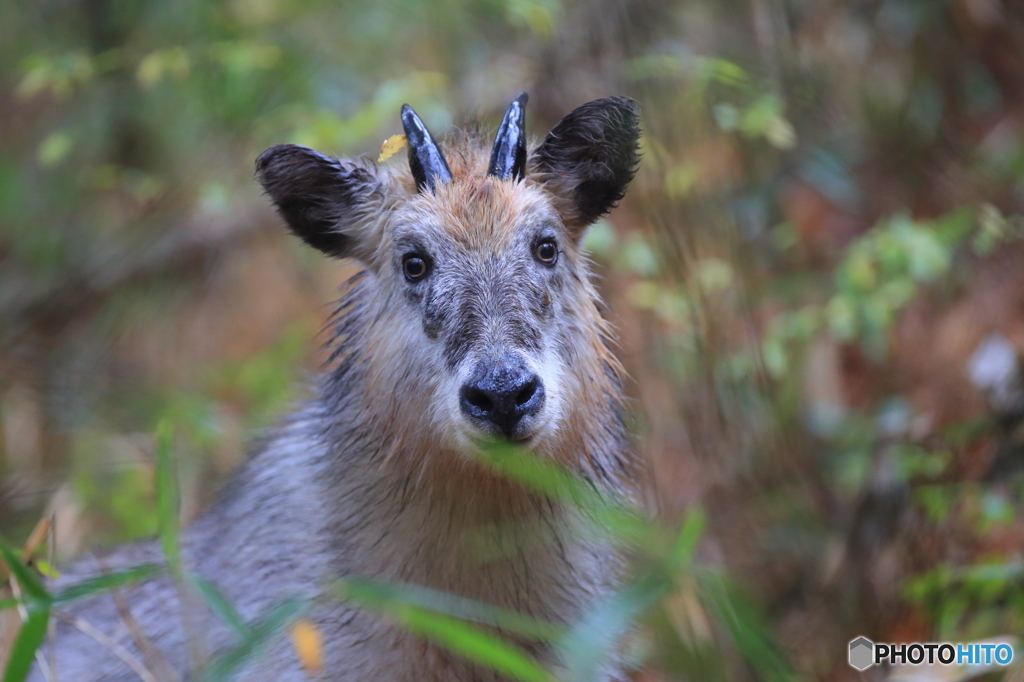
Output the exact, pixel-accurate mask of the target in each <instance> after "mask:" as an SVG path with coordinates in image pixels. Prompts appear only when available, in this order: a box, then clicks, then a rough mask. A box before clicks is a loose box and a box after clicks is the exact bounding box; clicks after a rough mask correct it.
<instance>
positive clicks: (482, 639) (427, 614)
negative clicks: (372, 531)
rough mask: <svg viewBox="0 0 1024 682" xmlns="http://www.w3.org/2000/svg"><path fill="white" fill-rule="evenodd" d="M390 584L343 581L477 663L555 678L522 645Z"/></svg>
mask: <svg viewBox="0 0 1024 682" xmlns="http://www.w3.org/2000/svg"><path fill="white" fill-rule="evenodd" d="M367 586H372V589H367ZM387 587H388V586H386V585H381V584H379V583H378V584H373V583H371V582H370V581H365V580H364V581H359V582H358V583H357V582H347V583H343V584H342V587H341V589H342V591H343V593H344V596H346V597H348V598H349V599H352V600H353V601H357V602H359V603H361V604H362V605H363V606H365V607H367V608H369V609H371V610H374V611H377V612H378V613H381V614H383V615H384V616H385V617H387V618H388V619H389V620H391V621H392V622H394V623H396V624H398V625H401V626H402V627H404V628H406V629H407V630H409V631H410V632H413V633H415V634H417V635H420V636H421V637H424V638H426V639H429V640H431V641H433V642H435V643H437V644H440V645H442V646H444V647H445V648H447V649H448V650H450V651H453V652H455V653H457V654H460V655H461V656H464V657H465V658H467V659H469V660H471V661H473V662H474V663H479V664H480V665H484V666H486V667H488V668H491V669H492V670H495V671H497V672H499V673H501V674H503V675H506V676H508V677H510V678H512V679H515V680H520V681H521V682H553V680H554V677H553V676H552V675H551V673H549V672H548V671H547V670H545V669H544V666H542V665H541V664H540V663H539V662H538V661H537V660H536V659H535V658H534V657H533V656H531V655H530V654H529V653H527V652H526V651H525V650H523V649H522V648H521V647H519V646H517V645H515V644H513V643H511V642H507V641H505V640H504V639H502V638H501V637H499V636H498V635H496V634H493V633H491V632H488V631H486V630H484V629H482V628H480V627H478V626H475V625H472V624H470V623H466V622H464V621H461V620H458V619H456V618H453V617H451V616H448V615H445V614H444V613H438V612H437V611H433V610H429V609H426V608H422V607H420V606H415V605H412V604H409V603H407V602H405V601H402V600H400V599H397V598H395V596H394V595H392V594H389V593H388V590H387ZM382 588H383V589H382Z"/></svg>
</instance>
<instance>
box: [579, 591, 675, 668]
mask: <svg viewBox="0 0 1024 682" xmlns="http://www.w3.org/2000/svg"><path fill="white" fill-rule="evenodd" d="M672 584H673V583H672V577H671V575H670V574H665V573H663V572H660V571H659V572H655V573H651V574H648V575H645V576H641V577H639V578H637V579H634V580H633V581H632V582H630V583H629V584H628V585H626V587H625V588H624V589H622V590H621V591H619V592H617V593H616V594H614V595H612V597H611V598H610V599H607V600H605V601H603V602H601V603H599V604H597V605H595V606H594V607H593V608H592V609H591V610H590V611H589V612H588V613H585V614H584V616H583V617H582V618H581V619H580V620H579V623H578V624H577V625H576V626H575V627H574V628H573V629H572V630H571V631H570V632H569V634H568V635H567V636H566V637H565V639H564V641H563V642H562V644H561V646H560V647H559V650H560V652H561V655H560V656H559V658H560V660H561V661H563V662H564V665H565V667H566V674H565V675H564V676H563V679H565V680H568V681H569V682H589V680H594V679H597V678H599V677H600V675H599V671H600V670H601V665H602V663H603V661H604V660H606V659H607V658H608V657H610V656H612V655H613V654H614V653H615V651H616V649H617V646H618V640H619V639H620V638H621V637H622V636H623V635H625V634H626V633H628V632H629V630H630V629H631V628H632V627H633V624H634V623H635V622H636V620H637V619H638V618H639V616H640V615H641V614H642V613H644V612H645V611H646V610H647V609H649V608H650V607H651V606H652V605H653V604H655V603H656V602H657V601H658V600H659V599H661V598H662V597H664V596H665V595H666V594H667V593H668V592H669V590H671V589H672Z"/></svg>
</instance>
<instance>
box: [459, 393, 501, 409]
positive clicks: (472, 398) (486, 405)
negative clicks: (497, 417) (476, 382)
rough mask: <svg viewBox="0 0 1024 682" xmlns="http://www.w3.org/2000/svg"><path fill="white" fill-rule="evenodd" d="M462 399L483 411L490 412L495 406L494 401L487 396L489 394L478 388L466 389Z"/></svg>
mask: <svg viewBox="0 0 1024 682" xmlns="http://www.w3.org/2000/svg"><path fill="white" fill-rule="evenodd" d="M462 399H463V400H465V401H466V402H467V403H469V404H470V405H472V406H473V407H475V408H476V409H478V410H480V411H481V412H490V411H491V410H492V409H493V407H494V403H492V402H491V399H490V398H488V397H487V394H486V393H484V392H483V391H481V390H480V389H477V388H467V389H464V390H463V392H462Z"/></svg>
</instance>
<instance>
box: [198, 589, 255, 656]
mask: <svg viewBox="0 0 1024 682" xmlns="http://www.w3.org/2000/svg"><path fill="white" fill-rule="evenodd" d="M187 580H188V582H189V583H190V584H191V585H192V587H193V588H195V590H196V591H197V592H198V593H199V596H201V597H202V598H203V601H205V602H206V605H207V606H209V607H210V610H211V611H213V612H214V613H215V614H217V617H218V618H220V619H221V620H222V621H224V624H225V625H227V626H228V627H230V628H231V629H232V630H234V631H235V634H236V635H238V638H239V640H241V641H245V640H246V639H248V638H250V637H252V630H251V629H250V628H249V626H248V625H246V623H245V619H244V618H242V614H240V613H239V612H238V611H237V610H236V609H235V607H234V605H232V604H231V602H230V601H229V600H228V598H227V597H226V596H224V593H223V592H221V591H220V589H219V588H218V587H217V586H216V585H214V584H213V583H211V582H210V581H209V580H206V579H204V578H201V577H199V576H198V575H192V576H189V577H188V579H187Z"/></svg>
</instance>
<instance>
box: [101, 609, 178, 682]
mask: <svg viewBox="0 0 1024 682" xmlns="http://www.w3.org/2000/svg"><path fill="white" fill-rule="evenodd" d="M110 594H111V596H112V597H113V598H114V605H115V606H116V607H117V613H118V615H119V616H121V620H122V621H124V624H125V626H126V627H127V628H128V632H129V634H131V636H132V641H133V642H134V643H135V646H136V647H137V648H138V649H139V651H141V652H142V656H143V657H144V658H145V659H146V663H148V664H149V666H150V667H151V668H155V669H157V670H159V671H160V672H161V673H162V675H163V678H164V679H165V680H171V681H173V682H181V678H180V677H178V673H176V672H174V667H173V666H172V665H171V663H170V661H168V660H167V658H166V657H165V656H164V655H163V653H162V652H161V651H160V650H159V649H157V648H156V647H155V646H153V642H151V641H150V639H149V637H147V636H146V633H145V632H143V631H142V628H141V627H139V623H138V621H136V620H135V617H134V616H132V612H131V609H130V608H129V607H128V602H127V601H125V598H124V595H123V594H121V590H118V589H113V590H111V591H110Z"/></svg>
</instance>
